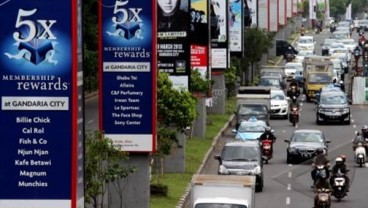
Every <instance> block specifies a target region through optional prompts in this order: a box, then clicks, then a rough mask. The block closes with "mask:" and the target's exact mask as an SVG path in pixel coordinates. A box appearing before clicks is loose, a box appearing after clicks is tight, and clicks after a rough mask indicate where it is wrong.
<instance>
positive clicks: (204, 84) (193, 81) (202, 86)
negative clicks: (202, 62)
mask: <svg viewBox="0 0 368 208" xmlns="http://www.w3.org/2000/svg"><path fill="white" fill-rule="evenodd" d="M211 86H212V82H211V80H210V79H208V76H206V77H203V76H202V74H201V73H200V72H199V71H198V69H192V70H191V74H190V87H189V89H190V91H191V92H196V93H203V96H207V95H208V93H209V92H210V90H211Z"/></svg>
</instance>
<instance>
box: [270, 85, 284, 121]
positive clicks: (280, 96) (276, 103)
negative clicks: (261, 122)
mask: <svg viewBox="0 0 368 208" xmlns="http://www.w3.org/2000/svg"><path fill="white" fill-rule="evenodd" d="M288 114H289V99H288V98H287V97H286V95H285V92H284V91H283V90H274V89H271V110H270V116H271V117H282V118H284V119H287V118H288Z"/></svg>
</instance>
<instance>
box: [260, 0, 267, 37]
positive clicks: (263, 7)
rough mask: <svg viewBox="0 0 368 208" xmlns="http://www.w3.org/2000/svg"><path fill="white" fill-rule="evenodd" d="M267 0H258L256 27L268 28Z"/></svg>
mask: <svg viewBox="0 0 368 208" xmlns="http://www.w3.org/2000/svg"><path fill="white" fill-rule="evenodd" d="M268 1H269V0H258V27H259V28H262V29H266V30H269V13H268V7H269V5H268Z"/></svg>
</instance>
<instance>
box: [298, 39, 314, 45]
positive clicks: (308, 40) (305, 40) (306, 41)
mask: <svg viewBox="0 0 368 208" xmlns="http://www.w3.org/2000/svg"><path fill="white" fill-rule="evenodd" d="M298 42H299V43H302V44H305V43H308V44H310V43H313V39H304V38H303V39H299V41H298Z"/></svg>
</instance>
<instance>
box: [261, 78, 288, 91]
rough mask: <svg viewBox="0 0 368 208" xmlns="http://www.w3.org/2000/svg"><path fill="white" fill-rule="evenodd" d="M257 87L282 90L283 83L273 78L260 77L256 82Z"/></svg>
mask: <svg viewBox="0 0 368 208" xmlns="http://www.w3.org/2000/svg"><path fill="white" fill-rule="evenodd" d="M258 86H262V87H270V88H274V89H284V86H283V83H282V82H280V79H279V78H278V77H273V76H261V78H259V81H258Z"/></svg>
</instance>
